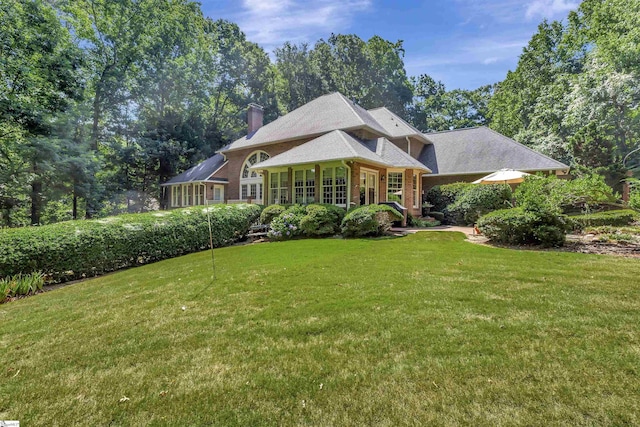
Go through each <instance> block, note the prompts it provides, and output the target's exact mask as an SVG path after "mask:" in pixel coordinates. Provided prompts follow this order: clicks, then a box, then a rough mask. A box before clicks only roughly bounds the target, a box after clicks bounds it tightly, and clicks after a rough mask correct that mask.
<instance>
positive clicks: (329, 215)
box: [300, 205, 345, 236]
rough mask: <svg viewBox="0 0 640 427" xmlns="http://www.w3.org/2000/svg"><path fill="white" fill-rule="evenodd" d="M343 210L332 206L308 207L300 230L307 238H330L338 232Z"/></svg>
mask: <svg viewBox="0 0 640 427" xmlns="http://www.w3.org/2000/svg"><path fill="white" fill-rule="evenodd" d="M344 216H345V211H344V209H342V208H340V207H338V206H334V205H308V206H307V207H306V215H304V216H303V217H302V219H301V220H300V228H301V229H302V232H303V233H304V234H305V235H307V236H330V235H334V234H337V233H339V232H340V224H341V223H342V219H343V218H344Z"/></svg>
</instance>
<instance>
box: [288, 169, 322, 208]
mask: <svg viewBox="0 0 640 427" xmlns="http://www.w3.org/2000/svg"><path fill="white" fill-rule="evenodd" d="M293 190H294V200H295V203H300V204H308V203H313V202H314V201H315V196H316V170H315V169H314V168H308V169H299V170H295V171H293Z"/></svg>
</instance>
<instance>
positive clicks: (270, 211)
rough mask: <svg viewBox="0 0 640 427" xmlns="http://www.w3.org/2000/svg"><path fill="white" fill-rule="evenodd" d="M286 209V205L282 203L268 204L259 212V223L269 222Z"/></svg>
mask: <svg viewBox="0 0 640 427" xmlns="http://www.w3.org/2000/svg"><path fill="white" fill-rule="evenodd" d="M286 210H287V207H286V206H284V205H269V206H267V207H266V208H264V209H263V210H262V213H261V214H260V223H261V224H271V221H273V219H274V218H275V217H277V216H278V215H280V214H282V213H283V212H284V211H286Z"/></svg>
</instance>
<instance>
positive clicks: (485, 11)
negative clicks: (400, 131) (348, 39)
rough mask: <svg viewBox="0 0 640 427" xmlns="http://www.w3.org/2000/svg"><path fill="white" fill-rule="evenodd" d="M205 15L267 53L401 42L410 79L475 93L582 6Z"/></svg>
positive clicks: (310, 0) (270, 4)
mask: <svg viewBox="0 0 640 427" xmlns="http://www.w3.org/2000/svg"><path fill="white" fill-rule="evenodd" d="M201 1H202V10H203V12H204V13H205V14H206V15H207V16H209V17H211V18H213V19H218V18H224V19H228V20H230V21H233V22H235V23H237V24H238V25H240V28H241V29H242V30H243V31H244V32H245V33H246V34H247V37H248V39H249V40H251V41H253V42H256V43H258V44H259V45H261V46H262V47H263V48H264V49H265V50H267V51H268V52H270V53H271V52H272V51H273V49H274V48H275V47H278V46H280V45H281V44H282V43H283V42H285V41H292V42H296V43H299V42H309V43H310V44H313V43H314V42H315V41H317V40H318V39H320V38H325V39H326V38H327V37H328V36H329V35H330V34H331V33H332V32H333V33H342V34H357V35H358V36H360V37H361V38H362V39H365V40H366V39H368V38H370V37H371V36H373V35H379V36H381V37H383V38H385V39H387V40H391V41H396V40H403V41H404V48H405V57H404V62H405V68H406V70H407V73H408V74H409V75H410V76H416V75H419V74H429V75H430V76H431V77H433V78H435V79H436V80H441V81H442V82H444V83H445V85H446V87H447V89H455V88H464V89H475V88H477V87H478V86H481V85H484V84H489V83H495V82H498V81H501V80H503V79H504V78H505V76H506V74H507V71H508V70H513V69H514V68H515V66H516V64H517V62H518V56H519V55H520V53H521V52H522V48H523V47H524V46H526V44H527V43H528V41H529V39H530V38H531V36H532V35H533V34H534V33H535V32H536V29H537V26H538V24H539V23H540V22H541V21H542V20H543V19H548V20H554V19H563V18H565V17H566V16H567V14H568V12H569V11H570V10H573V9H575V8H576V7H577V6H578V4H579V1H578V0H495V1H489V0H431V1H426V0H423V1H407V0H405V1H402V0H400V1H392V0H201Z"/></svg>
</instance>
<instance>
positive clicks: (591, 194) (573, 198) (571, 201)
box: [515, 174, 616, 213]
mask: <svg viewBox="0 0 640 427" xmlns="http://www.w3.org/2000/svg"><path fill="white" fill-rule="evenodd" d="M515 199H516V204H517V205H518V206H520V207H528V206H529V207H533V206H537V207H543V208H545V209H548V210H557V211H562V212H565V213H567V212H571V211H575V210H580V209H583V208H584V207H593V206H597V205H599V204H603V203H612V202H615V200H616V195H615V194H614V193H613V189H612V188H611V187H609V186H608V185H607V183H606V182H605V181H604V177H603V176H601V175H596V174H593V175H586V176H583V177H579V178H576V179H573V180H566V179H559V178H558V177H556V176H555V175H550V176H547V177H543V176H541V175H532V176H528V177H526V178H525V180H524V182H523V183H522V184H520V185H519V186H518V188H517V189H516V191H515Z"/></svg>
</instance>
